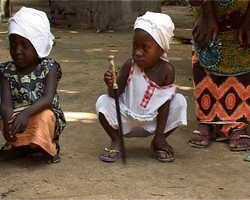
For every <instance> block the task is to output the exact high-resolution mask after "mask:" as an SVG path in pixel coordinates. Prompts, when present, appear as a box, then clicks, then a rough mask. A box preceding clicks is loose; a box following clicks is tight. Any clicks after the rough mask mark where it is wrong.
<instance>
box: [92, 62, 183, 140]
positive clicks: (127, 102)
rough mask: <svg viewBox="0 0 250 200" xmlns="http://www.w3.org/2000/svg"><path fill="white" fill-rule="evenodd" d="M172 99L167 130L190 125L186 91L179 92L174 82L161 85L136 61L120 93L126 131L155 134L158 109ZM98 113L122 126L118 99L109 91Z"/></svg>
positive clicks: (122, 117)
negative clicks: (110, 94) (118, 117)
mask: <svg viewBox="0 0 250 200" xmlns="http://www.w3.org/2000/svg"><path fill="white" fill-rule="evenodd" d="M169 100H171V102H170V109H169V114H168V116H166V117H168V120H167V123H166V127H165V130H164V133H167V132H169V131H171V130H172V129H174V128H177V127H179V126H182V125H187V117H186V116H187V102H186V99H185V97H184V96H183V95H182V94H179V93H176V86H175V85H174V84H171V85H168V86H163V87H160V86H158V85H157V84H156V83H155V82H153V81H151V80H150V79H149V78H148V77H147V75H146V74H145V72H144V70H143V69H141V68H139V67H138V66H137V65H136V64H133V63H132V66H131V69H130V74H129V77H128V80H127V85H126V87H125V90H124V92H123V94H122V95H121V96H120V97H119V102H120V110H121V119H122V123H123V134H124V135H126V136H128V137H129V136H137V137H140V136H141V137H145V136H148V135H152V134H154V132H155V130H156V125H157V115H158V109H159V108H160V107H161V106H162V105H163V104H164V103H165V102H166V101H169ZM96 111H97V114H99V113H103V114H104V116H105V117H106V119H107V121H108V123H109V124H110V125H111V126H112V127H113V128H114V129H118V122H117V116H116V108H115V100H114V99H113V98H112V97H110V96H109V95H107V94H103V95H101V96H100V97H99V98H98V100H97V102H96Z"/></svg>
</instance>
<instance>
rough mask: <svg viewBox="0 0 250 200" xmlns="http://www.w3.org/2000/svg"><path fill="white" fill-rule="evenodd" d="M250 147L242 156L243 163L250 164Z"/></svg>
mask: <svg viewBox="0 0 250 200" xmlns="http://www.w3.org/2000/svg"><path fill="white" fill-rule="evenodd" d="M249 151H250V147H249V148H248V149H247V152H246V153H245V154H244V155H243V160H244V161H247V162H250V153H249Z"/></svg>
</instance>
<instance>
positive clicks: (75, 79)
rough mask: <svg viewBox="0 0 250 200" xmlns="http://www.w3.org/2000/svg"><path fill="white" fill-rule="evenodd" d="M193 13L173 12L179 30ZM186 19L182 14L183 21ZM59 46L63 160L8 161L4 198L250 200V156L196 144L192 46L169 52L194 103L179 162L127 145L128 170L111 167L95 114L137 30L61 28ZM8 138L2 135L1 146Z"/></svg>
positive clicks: (182, 132) (134, 142)
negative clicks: (111, 68) (103, 156)
mask: <svg viewBox="0 0 250 200" xmlns="http://www.w3.org/2000/svg"><path fill="white" fill-rule="evenodd" d="M185 9H186V8H184V7H183V8H182V7H178V8H176V7H171V8H169V9H165V11H166V12H169V14H173V13H178V15H176V14H174V15H173V20H174V22H175V23H176V25H177V30H179V28H183V29H182V30H183V31H184V30H185V31H186V28H188V27H189V25H188V26H187V27H185V26H184V25H187V24H184V25H183V22H184V21H185V20H187V19H188V15H187V14H186V12H185ZM179 14H182V15H181V16H182V17H180V15H179ZM4 31H6V24H0V32H1V33H0V46H1V50H0V59H1V61H6V60H9V59H10V57H9V53H8V41H7V34H6V33H5V32H4ZM53 33H54V35H55V36H56V46H55V47H54V49H53V51H52V54H51V57H53V58H55V59H56V60H58V61H59V63H60V64H61V66H62V69H63V78H62V80H61V82H60V85H59V95H60V97H61V104H62V107H63V110H64V111H65V115H66V116H67V126H66V128H65V130H64V132H63V133H62V135H61V162H60V163H58V164H51V165H48V164H45V163H44V161H43V160H42V159H41V158H36V157H32V158H24V159H18V160H14V161H10V162H4V163H0V169H1V171H0V194H1V196H0V199H250V186H249V177H248V175H249V173H250V163H248V162H244V161H243V160H242V155H243V152H237V153H233V152H230V151H229V150H228V144H227V143H215V142H213V143H212V145H211V146H210V147H209V148H208V149H195V148H191V147H189V145H188V142H187V141H188V138H189V135H190V133H191V132H192V131H193V129H194V128H195V126H196V119H195V113H194V112H195V109H194V102H193V88H192V71H191V60H190V58H191V46H190V45H189V44H183V43H181V42H180V40H177V39H175V40H173V41H172V43H171V50H170V52H169V53H168V54H169V57H170V61H171V62H172V63H173V64H174V65H175V67H176V76H177V84H178V88H179V92H181V93H182V94H184V95H185V97H186V98H187V102H188V126H187V127H182V128H180V129H178V130H177V131H176V132H175V133H174V134H173V135H171V136H170V137H169V139H168V142H169V143H170V144H171V145H172V146H173V148H174V150H175V156H176V159H175V161H174V162H172V163H166V164H164V163H160V162H158V161H157V160H156V159H155V158H154V156H153V154H152V152H151V150H150V141H151V139H152V137H148V138H130V139H125V146H126V150H127V164H126V165H123V164H122V161H121V160H119V161H118V162H116V163H114V164H108V163H103V162H101V161H100V159H99V156H100V153H101V152H102V151H103V149H104V147H106V146H107V145H108V144H109V138H108V136H107V135H106V134H105V133H104V130H103V129H102V127H101V126H100V124H99V122H98V120H97V119H96V114H95V102H96V99H97V98H98V96H99V95H101V94H103V93H105V91H106V86H105V84H104V82H103V73H104V72H105V70H106V69H107V67H108V62H107V56H108V55H110V54H113V55H114V56H115V62H116V65H117V66H120V65H121V64H122V63H123V62H124V61H125V60H126V59H127V58H128V57H129V56H130V53H131V30H128V31H124V30H123V31H119V30H115V31H113V32H102V33H99V34H96V33H95V32H94V30H62V29H53ZM2 144H4V139H3V138H2V137H0V145H2Z"/></svg>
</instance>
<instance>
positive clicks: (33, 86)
mask: <svg viewBox="0 0 250 200" xmlns="http://www.w3.org/2000/svg"><path fill="white" fill-rule="evenodd" d="M52 67H56V68H57V81H58V82H59V81H60V79H61V77H62V71H61V67H60V65H59V63H57V62H56V61H55V60H53V59H50V58H43V59H42V61H41V63H40V64H39V65H38V66H37V67H36V68H35V69H34V70H33V71H32V72H31V73H30V74H27V75H22V74H20V73H19V72H18V70H17V68H16V65H15V63H14V61H10V62H5V63H1V64H0V72H1V73H2V74H3V76H4V77H5V78H6V79H7V81H8V82H9V83H10V88H11V93H12V100H13V108H14V111H15V112H18V111H21V110H23V109H25V108H27V107H28V106H30V105H32V104H34V103H35V102H36V101H37V100H38V99H39V98H41V97H42V95H43V90H44V86H45V78H46V76H47V75H48V74H49V72H50V70H51V69H52ZM50 109H51V110H52V111H53V112H54V113H55V115H56V119H57V126H56V134H57V135H60V134H61V132H62V131H63V129H64V127H65V125H66V120H65V117H64V114H63V111H62V109H61V106H60V103H59V96H58V94H57V93H56V94H55V97H54V99H53V102H52V105H51V108H50Z"/></svg>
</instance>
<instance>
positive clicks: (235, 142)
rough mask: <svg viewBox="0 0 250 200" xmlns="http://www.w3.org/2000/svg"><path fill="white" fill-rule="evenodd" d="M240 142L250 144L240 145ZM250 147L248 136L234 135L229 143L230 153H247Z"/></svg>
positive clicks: (249, 137)
mask: <svg viewBox="0 0 250 200" xmlns="http://www.w3.org/2000/svg"><path fill="white" fill-rule="evenodd" d="M240 140H248V142H245V143H240ZM249 147H250V136H249V135H247V134H237V133H236V134H233V135H232V137H231V138H230V141H229V149H230V151H246V150H247V149H248V148H249Z"/></svg>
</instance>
